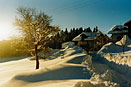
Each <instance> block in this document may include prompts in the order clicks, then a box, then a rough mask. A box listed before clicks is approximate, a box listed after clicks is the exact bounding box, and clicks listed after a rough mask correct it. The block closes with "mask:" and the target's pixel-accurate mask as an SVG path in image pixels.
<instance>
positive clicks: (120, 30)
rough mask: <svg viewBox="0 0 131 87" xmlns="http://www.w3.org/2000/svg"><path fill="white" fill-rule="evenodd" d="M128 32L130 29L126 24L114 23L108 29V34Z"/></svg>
mask: <svg viewBox="0 0 131 87" xmlns="http://www.w3.org/2000/svg"><path fill="white" fill-rule="evenodd" d="M126 32H128V30H127V29H126V26H124V25H114V26H112V28H111V29H110V30H109V31H108V34H116V33H126Z"/></svg>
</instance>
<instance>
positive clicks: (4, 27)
mask: <svg viewBox="0 0 131 87" xmlns="http://www.w3.org/2000/svg"><path fill="white" fill-rule="evenodd" d="M14 34H15V33H14V30H13V26H12V25H11V24H10V23H8V22H7V23H6V22H3V23H2V22H0V40H6V39H9V37H10V36H12V35H14Z"/></svg>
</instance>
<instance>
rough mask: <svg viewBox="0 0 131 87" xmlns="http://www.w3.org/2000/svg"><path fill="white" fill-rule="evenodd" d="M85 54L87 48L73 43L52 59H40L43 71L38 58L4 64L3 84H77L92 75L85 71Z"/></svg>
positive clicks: (9, 86)
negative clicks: (37, 63)
mask: <svg viewBox="0 0 131 87" xmlns="http://www.w3.org/2000/svg"><path fill="white" fill-rule="evenodd" d="M55 57H57V58H55ZM84 57H86V52H84V50H83V49H81V48H80V47H77V46H70V47H68V48H66V49H64V50H61V51H57V52H56V53H55V54H53V58H52V57H50V58H49V60H48V61H47V60H46V61H44V60H40V69H39V70H35V60H29V58H25V59H21V60H15V61H10V62H4V63H0V67H1V68H0V87H73V86H74V85H75V83H76V82H78V81H81V80H85V79H88V78H90V75H88V72H84V71H83V69H84V68H86V66H84V65H81V62H82V60H83V58H84ZM51 58H52V59H51Z"/></svg>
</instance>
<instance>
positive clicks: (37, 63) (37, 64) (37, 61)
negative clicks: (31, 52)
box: [35, 45, 39, 69]
mask: <svg viewBox="0 0 131 87" xmlns="http://www.w3.org/2000/svg"><path fill="white" fill-rule="evenodd" d="M37 47H38V45H35V56H36V69H39V57H38V49H37Z"/></svg>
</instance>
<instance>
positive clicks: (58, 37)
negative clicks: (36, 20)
mask: <svg viewBox="0 0 131 87" xmlns="http://www.w3.org/2000/svg"><path fill="white" fill-rule="evenodd" d="M82 32H98V27H97V26H96V27H95V28H94V29H93V31H92V30H91V28H90V27H88V28H83V27H80V28H72V29H70V30H68V29H67V28H66V29H65V30H61V31H60V32H58V33H57V34H55V35H54V36H51V37H50V41H49V42H48V46H49V47H51V48H54V49H60V48H61V45H62V43H64V42H68V41H72V39H73V38H75V37H76V36H78V35H79V34H81V33H82Z"/></svg>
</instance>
